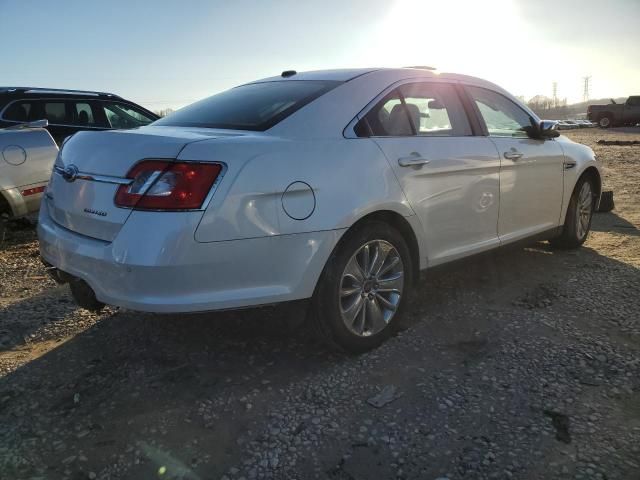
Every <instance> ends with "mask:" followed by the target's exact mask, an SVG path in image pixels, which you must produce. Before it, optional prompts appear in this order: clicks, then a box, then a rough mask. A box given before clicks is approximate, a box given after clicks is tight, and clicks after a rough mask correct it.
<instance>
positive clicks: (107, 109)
mask: <svg viewBox="0 0 640 480" xmlns="http://www.w3.org/2000/svg"><path fill="white" fill-rule="evenodd" d="M102 107H103V108H104V114H105V115H106V117H107V122H108V123H109V126H111V128H136V127H142V126H144V125H149V124H150V123H151V122H153V119H152V118H150V117H149V116H147V115H146V114H145V113H144V112H142V111H140V110H138V109H135V108H133V107H132V106H130V105H127V104H125V103H117V102H113V103H112V102H103V104H102Z"/></svg>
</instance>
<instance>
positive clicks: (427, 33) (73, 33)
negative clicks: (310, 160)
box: [0, 0, 640, 110]
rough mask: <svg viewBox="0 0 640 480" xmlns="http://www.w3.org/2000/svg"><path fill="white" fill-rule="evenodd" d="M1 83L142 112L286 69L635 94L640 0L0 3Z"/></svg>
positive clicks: (563, 93)
mask: <svg viewBox="0 0 640 480" xmlns="http://www.w3.org/2000/svg"><path fill="white" fill-rule="evenodd" d="M0 31H1V32H2V42H0V85H3V86H31V87H48V88H70V89H85V90H99V91H107V92H112V93H116V94H118V95H121V96H123V97H125V98H128V99H130V100H133V101H134V102H137V103H139V104H141V105H143V106H145V107H147V108H150V109H152V110H160V109H166V108H174V109H175V108H179V107H181V106H184V105H187V104H189V103H191V102H194V101H196V100H198V99H200V98H203V97H206V96H209V95H212V94H214V93H217V92H219V91H222V90H225V89H228V88H231V87H233V86H235V85H238V84H241V83H245V82H248V81H251V80H255V79H258V78H263V77H268V76H273V75H278V74H280V72H282V71H283V70H290V69H294V70H298V71H304V70H318V69H326V68H349V67H402V66H407V65H431V66H434V67H436V68H437V69H438V70H440V71H443V72H456V73H465V74H469V75H474V76H478V77H482V78H485V79H487V80H490V81H493V82H495V83H497V84H499V85H500V86H502V87H504V88H506V89H507V90H508V91H510V92H511V93H513V94H514V95H522V96H524V97H525V98H527V99H528V98H530V97H532V96H534V95H538V94H541V95H547V96H551V94H552V83H553V82H557V83H558V96H559V97H560V98H563V97H567V98H568V100H569V102H570V103H573V102H577V101H581V100H582V95H583V77H585V76H591V80H590V84H591V88H590V96H591V98H602V97H622V96H628V95H633V94H640V0H605V1H603V0H321V1H315V0H297V1H296V0H263V1H259V0H254V1H252V0H232V1H217V0H179V1H177V0H172V1H169V0H153V1H152V0H146V1H143V0H108V1H101V2H99V1H83V0H56V1H50V0H0Z"/></svg>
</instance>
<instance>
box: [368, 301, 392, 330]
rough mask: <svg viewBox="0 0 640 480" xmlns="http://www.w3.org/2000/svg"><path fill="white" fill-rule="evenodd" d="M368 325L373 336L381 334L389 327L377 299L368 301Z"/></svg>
mask: <svg viewBox="0 0 640 480" xmlns="http://www.w3.org/2000/svg"><path fill="white" fill-rule="evenodd" d="M367 324H368V325H367V326H368V327H369V332H371V333H372V334H373V333H377V332H379V331H380V330H382V329H383V328H384V327H386V325H387V322H385V321H384V315H383V313H382V309H381V308H380V305H378V302H377V301H376V299H375V298H373V299H368V300H367Z"/></svg>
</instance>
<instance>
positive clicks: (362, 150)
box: [180, 136, 414, 242]
mask: <svg viewBox="0 0 640 480" xmlns="http://www.w3.org/2000/svg"><path fill="white" fill-rule="evenodd" d="M248 140H249V139H248V138H247V137H244V138H239V139H235V140H230V141H226V142H224V143H222V142H218V143H215V144H214V143H210V142H199V143H194V144H191V145H188V146H187V147H186V148H185V149H184V150H183V152H182V153H181V155H180V159H182V160H203V159H207V160H218V161H221V162H225V163H226V165H227V172H226V174H225V177H224V178H223V179H222V181H221V182H220V185H219V187H218V189H217V191H216V193H215V195H214V196H213V198H212V200H211V203H210V204H209V206H208V207H207V209H206V212H205V215H204V216H203V218H202V221H201V222H200V225H199V227H198V229H197V231H196V234H195V237H196V240H197V241H199V242H216V241H224V240H232V239H240V238H253V237H261V236H271V235H289V234H296V233H306V232H314V231H324V230H336V229H342V228H348V227H350V226H351V225H352V224H353V223H355V222H356V221H357V220H358V219H359V218H362V217H363V216H365V215H367V214H368V213H371V212H374V211H377V210H390V211H394V212H397V213H399V214H400V215H402V216H405V217H407V216H411V215H413V214H414V213H413V210H412V209H411V208H410V206H409V204H408V202H407V200H406V198H405V196H404V194H403V192H402V190H401V188H400V185H399V183H398V181H397V179H396V178H395V176H394V174H393V171H392V170H391V169H390V168H389V165H388V163H387V161H386V159H385V157H384V156H383V154H382V152H381V151H380V149H379V148H378V147H377V146H376V145H375V143H374V142H373V141H371V140H370V139H350V140H347V139H344V138H340V139H324V140H323V139H316V140H296V141H294V140H288V139H283V138H273V137H268V136H263V137H261V138H257V139H256V138H255V137H254V139H252V140H251V141H248ZM294 182H304V183H305V184H307V185H309V186H310V187H311V189H312V190H313V197H314V205H313V208H311V209H310V210H311V211H310V214H309V216H308V217H307V218H304V219H300V220H297V219H294V218H292V217H291V216H289V215H288V214H287V212H286V211H285V208H283V201H284V202H285V203H286V202H287V201H288V199H287V196H288V195H289V194H291V192H288V193H287V194H285V191H286V190H287V187H289V186H290V185H291V184H292V183H294ZM293 195H294V196H295V195H296V194H295V193H293Z"/></svg>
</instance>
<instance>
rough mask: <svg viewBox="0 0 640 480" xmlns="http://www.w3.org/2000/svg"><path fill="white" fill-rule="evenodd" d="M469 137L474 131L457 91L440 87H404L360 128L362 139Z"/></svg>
mask: <svg viewBox="0 0 640 480" xmlns="http://www.w3.org/2000/svg"><path fill="white" fill-rule="evenodd" d="M363 123H366V124H367V125H368V128H369V130H370V132H371V134H372V135H374V136H382V137H389V136H391V137H398V136H407V135H421V136H422V135H427V136H428V135H431V136H453V135H455V136H465V135H471V127H470V126H469V122H468V120H467V117H466V114H465V112H464V109H463V107H462V104H461V102H460V100H459V98H458V95H457V94H456V92H455V90H454V89H453V87H451V86H450V85H445V84H436V83H426V82H424V83H411V84H406V85H402V86H401V87H399V88H398V89H396V90H394V91H393V92H391V93H390V94H389V95H387V96H386V97H385V98H383V99H382V100H381V101H380V102H379V103H378V104H377V105H376V106H375V107H374V108H372V109H371V110H370V111H369V113H367V115H366V116H365V118H364V119H363V121H361V122H359V123H358V125H356V134H357V135H358V136H367V135H368V132H367V130H366V129H365V128H364V127H363Z"/></svg>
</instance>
